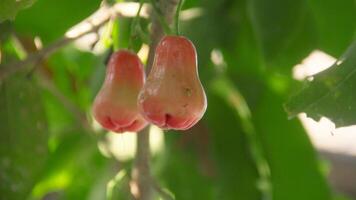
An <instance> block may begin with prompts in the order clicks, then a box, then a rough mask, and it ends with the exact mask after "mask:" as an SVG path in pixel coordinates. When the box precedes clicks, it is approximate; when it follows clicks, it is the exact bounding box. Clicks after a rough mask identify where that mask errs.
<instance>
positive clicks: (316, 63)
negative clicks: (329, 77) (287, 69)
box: [293, 50, 336, 80]
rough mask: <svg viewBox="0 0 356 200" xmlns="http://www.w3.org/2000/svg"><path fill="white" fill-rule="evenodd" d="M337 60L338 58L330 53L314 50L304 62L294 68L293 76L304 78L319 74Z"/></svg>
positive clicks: (298, 78) (297, 78) (299, 78)
mask: <svg viewBox="0 0 356 200" xmlns="http://www.w3.org/2000/svg"><path fill="white" fill-rule="evenodd" d="M335 61H336V58H334V57H332V56H330V55H329V54H327V53H325V52H323V51H320V50H314V51H313V52H311V53H310V54H309V55H308V56H307V57H306V58H305V59H304V60H302V62H301V63H300V64H298V65H296V66H294V68H293V78H294V79H296V80H303V79H305V78H308V77H309V76H312V75H314V74H317V73H319V72H321V71H323V70H325V69H327V68H329V67H331V66H332V65H333V64H334V63H335Z"/></svg>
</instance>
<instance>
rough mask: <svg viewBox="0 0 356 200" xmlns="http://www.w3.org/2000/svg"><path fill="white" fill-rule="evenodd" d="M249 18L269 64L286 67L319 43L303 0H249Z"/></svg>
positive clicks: (267, 64) (287, 68)
mask: <svg viewBox="0 0 356 200" xmlns="http://www.w3.org/2000/svg"><path fill="white" fill-rule="evenodd" d="M249 9H250V16H251V17H250V18H251V23H252V25H253V28H254V31H255V34H256V36H257V39H258V41H259V43H260V46H261V50H262V53H263V57H264V60H265V64H266V66H271V67H274V68H278V69H286V70H288V71H287V72H288V73H289V70H290V67H292V66H293V65H295V64H297V63H298V62H299V61H300V60H301V59H302V58H303V57H305V56H306V55H307V54H308V53H309V52H310V51H311V50H312V49H314V47H315V46H316V34H315V28H314V23H313V21H312V18H311V15H310V11H309V9H308V6H307V3H306V1H304V0H299V1H293V0H287V1H286V0H271V1H265V0H252V1H249Z"/></svg>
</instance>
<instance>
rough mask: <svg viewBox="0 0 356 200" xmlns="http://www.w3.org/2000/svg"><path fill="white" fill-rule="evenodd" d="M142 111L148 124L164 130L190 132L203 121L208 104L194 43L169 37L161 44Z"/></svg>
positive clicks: (142, 99) (140, 100)
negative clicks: (190, 129)
mask: <svg viewBox="0 0 356 200" xmlns="http://www.w3.org/2000/svg"><path fill="white" fill-rule="evenodd" d="M138 107H139V110H140V112H141V114H142V116H143V117H144V118H145V119H146V120H147V121H149V122H151V123H152V124H155V125H157V126H159V127H161V128H164V129H175V130H186V129H189V128H190V127H192V126H194V125H195V124H196V123H197V122H198V121H199V120H200V119H201V118H202V117H203V115H204V113H205V110H206V107H207V100H206V96H205V92H204V89H203V87H202V85H201V83H200V80H199V75H198V69H197V55H196V50H195V47H194V45H193V43H192V42H191V41H189V40H188V39H187V38H185V37H181V36H165V37H164V38H163V39H162V40H161V41H160V42H159V44H158V45H157V48H156V52H155V58H154V62H153V66H152V70H151V72H150V74H149V76H148V78H147V81H146V83H145V85H144V87H143V88H142V90H141V92H140V94H139V98H138Z"/></svg>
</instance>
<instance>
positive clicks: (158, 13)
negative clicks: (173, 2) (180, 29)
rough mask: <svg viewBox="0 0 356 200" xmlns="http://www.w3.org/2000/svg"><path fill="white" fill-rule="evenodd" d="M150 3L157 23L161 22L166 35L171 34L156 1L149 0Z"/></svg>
mask: <svg viewBox="0 0 356 200" xmlns="http://www.w3.org/2000/svg"><path fill="white" fill-rule="evenodd" d="M150 1H151V4H152V8H153V11H154V14H155V17H156V18H157V19H158V21H159V23H160V24H161V26H162V28H163V30H164V32H165V33H166V34H168V35H171V34H172V30H171V27H170V26H169V25H168V23H167V21H166V19H165V18H164V14H163V12H162V11H161V9H160V8H159V7H158V6H157V4H156V2H155V1H154V0H150Z"/></svg>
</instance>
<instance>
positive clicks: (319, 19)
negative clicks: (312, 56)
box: [308, 0, 356, 56]
mask: <svg viewBox="0 0 356 200" xmlns="http://www.w3.org/2000/svg"><path fill="white" fill-rule="evenodd" d="M308 4H309V7H310V8H311V10H312V14H313V17H314V19H315V24H316V31H317V33H318V43H319V44H318V46H319V48H321V49H322V50H323V51H326V52H328V53H329V54H331V55H333V56H339V55H341V54H342V52H343V51H344V50H345V48H347V46H348V45H349V44H350V43H351V42H352V39H353V37H354V34H355V29H356V23H355V22H356V4H355V1H354V0H343V1H335V0H309V1H308Z"/></svg>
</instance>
